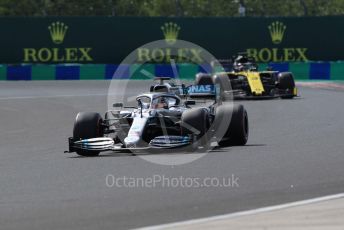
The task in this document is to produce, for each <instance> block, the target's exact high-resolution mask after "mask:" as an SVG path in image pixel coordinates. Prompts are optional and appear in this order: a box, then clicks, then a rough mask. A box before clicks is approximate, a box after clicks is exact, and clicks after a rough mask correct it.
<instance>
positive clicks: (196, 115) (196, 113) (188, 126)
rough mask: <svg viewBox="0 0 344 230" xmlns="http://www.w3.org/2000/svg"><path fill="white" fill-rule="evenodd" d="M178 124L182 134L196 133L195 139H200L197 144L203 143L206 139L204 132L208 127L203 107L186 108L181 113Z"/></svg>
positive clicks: (206, 114)
mask: <svg viewBox="0 0 344 230" xmlns="http://www.w3.org/2000/svg"><path fill="white" fill-rule="evenodd" d="M180 126H181V131H182V135H185V136H186V135H188V134H194V135H197V140H200V139H201V143H198V144H199V145H201V146H202V145H205V144H206V139H207V138H206V135H205V134H206V133H207V130H208V128H209V116H208V111H207V110H205V109H203V108H193V109H190V110H186V111H185V112H184V113H183V114H182V117H181V123H180Z"/></svg>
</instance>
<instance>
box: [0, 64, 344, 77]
mask: <svg viewBox="0 0 344 230" xmlns="http://www.w3.org/2000/svg"><path fill="white" fill-rule="evenodd" d="M267 67H271V68H272V69H273V70H277V71H290V72H293V73H294V76H295V78H296V80H344V62H307V63H305V62H290V63H269V64H259V69H260V70H264V69H266V68H267ZM118 68H123V69H122V71H121V72H122V73H123V74H122V75H121V76H118V77H116V78H115V79H133V80H135V79H137V80H145V79H147V80H149V79H151V78H152V77H153V76H167V77H174V74H173V69H172V67H171V66H170V65H166V64H143V65H138V64H134V65H113V64H68V65H67V64H65V65H62V64H59V65H38V64H37V65H30V64H25V65H0V80H10V81H12V80H25V81H30V80H107V79H112V78H113V76H114V73H115V71H116V70H118ZM177 69H178V74H179V78H181V79H190V80H191V79H194V76H195V74H196V73H198V72H209V71H211V67H210V65H195V64H187V63H185V64H178V65H177Z"/></svg>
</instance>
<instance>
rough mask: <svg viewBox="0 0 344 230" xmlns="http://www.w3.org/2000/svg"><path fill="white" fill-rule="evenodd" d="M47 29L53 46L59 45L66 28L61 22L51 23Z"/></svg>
mask: <svg viewBox="0 0 344 230" xmlns="http://www.w3.org/2000/svg"><path fill="white" fill-rule="evenodd" d="M48 29H49V31H50V36H51V40H52V41H53V42H54V43H55V44H61V43H62V42H63V40H64V38H65V36H66V33H67V30H68V26H66V25H65V24H64V23H63V22H53V23H51V25H50V26H48Z"/></svg>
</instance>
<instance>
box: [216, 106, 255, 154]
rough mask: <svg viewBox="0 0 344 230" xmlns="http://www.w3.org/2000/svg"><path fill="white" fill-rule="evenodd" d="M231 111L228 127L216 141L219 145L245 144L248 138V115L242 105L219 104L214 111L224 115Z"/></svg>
mask: <svg viewBox="0 0 344 230" xmlns="http://www.w3.org/2000/svg"><path fill="white" fill-rule="evenodd" d="M231 112H232V119H231V122H230V124H229V126H228V129H227V131H226V133H225V134H224V135H223V137H222V139H221V140H220V141H218V144H219V146H221V147H228V146H241V145H245V144H246V143H247V140H248V134H249V126H248V116H247V111H246V109H245V108H244V106H243V105H233V107H232V108H230V106H219V107H218V108H217V112H216V113H217V114H222V115H225V114H230V113H231Z"/></svg>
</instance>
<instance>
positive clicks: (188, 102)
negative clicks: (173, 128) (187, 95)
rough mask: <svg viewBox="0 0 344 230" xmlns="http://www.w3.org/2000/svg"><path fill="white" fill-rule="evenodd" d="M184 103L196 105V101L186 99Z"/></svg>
mask: <svg viewBox="0 0 344 230" xmlns="http://www.w3.org/2000/svg"><path fill="white" fill-rule="evenodd" d="M184 104H185V105H186V106H188V105H196V101H192V100H188V101H185V102H184Z"/></svg>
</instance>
